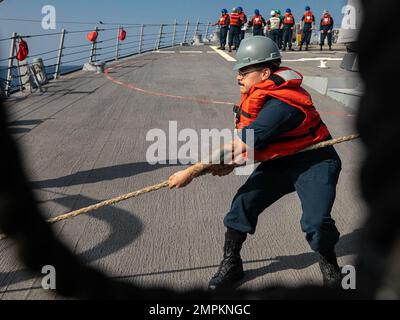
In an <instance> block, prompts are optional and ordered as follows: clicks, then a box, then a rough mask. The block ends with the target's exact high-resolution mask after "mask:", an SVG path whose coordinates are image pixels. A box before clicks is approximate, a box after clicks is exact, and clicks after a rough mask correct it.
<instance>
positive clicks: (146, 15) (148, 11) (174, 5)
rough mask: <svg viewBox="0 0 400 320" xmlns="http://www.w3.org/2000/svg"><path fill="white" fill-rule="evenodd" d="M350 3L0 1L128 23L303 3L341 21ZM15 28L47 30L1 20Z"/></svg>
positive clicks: (300, 8) (1, 25)
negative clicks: (343, 11) (327, 12)
mask: <svg viewBox="0 0 400 320" xmlns="http://www.w3.org/2000/svg"><path fill="white" fill-rule="evenodd" d="M346 3H347V1H345V0H306V1H303V0H275V1H265V0H264V1H260V0H241V1H216V0H201V1H189V0H170V1H168V0H152V1H135V0H113V1H99V0H97V1H96V0H85V1H83V0H62V1H61V0H45V1H43V0H4V1H3V2H2V3H1V4H0V19H1V18H19V19H33V20H41V19H42V18H43V15H42V13H41V10H42V7H43V6H44V5H53V6H54V7H55V8H56V13H57V20H59V21H62V20H65V21H79V22H96V21H99V20H101V21H104V22H125V23H159V22H163V23H172V22H173V21H174V19H175V18H177V19H178V22H184V21H185V20H186V19H187V18H189V19H190V20H191V21H193V22H195V21H196V20H197V19H198V18H200V19H201V21H202V22H208V21H212V22H214V21H216V20H217V18H218V16H219V14H220V10H221V8H227V9H228V10H230V9H231V8H232V7H234V6H238V5H240V6H242V7H243V8H244V9H245V11H246V12H247V13H248V14H249V15H252V13H253V12H254V9H255V8H258V9H260V11H261V13H262V14H264V15H265V16H268V13H269V12H270V11H271V10H272V9H277V8H279V9H281V10H282V11H283V10H285V9H286V8H287V7H290V8H291V9H292V11H293V12H294V14H295V16H296V17H297V18H298V17H300V16H301V15H302V14H303V12H304V6H305V5H310V6H311V8H312V10H313V11H314V13H315V15H316V16H317V17H319V16H320V15H321V13H322V10H323V9H328V10H330V11H331V13H332V14H333V17H334V18H336V19H335V21H336V24H340V21H341V8H342V7H343V6H344V5H345V4H346ZM61 27H66V28H67V29H70V30H71V29H82V28H88V27H90V28H92V26H91V25H86V26H85V25H62V24H61V23H58V24H57V30H58V31H59V30H60V29H61ZM13 31H16V32H18V33H19V34H32V33H35V34H38V33H39V34H40V33H43V32H48V31H44V30H42V29H41V24H40V23H32V22H12V21H4V20H0V39H1V38H6V37H9V36H10V34H11V33H12V32H13ZM0 46H2V48H1V50H0V56H3V57H4V55H5V54H7V53H6V52H7V49H6V48H5V47H7V46H8V45H7V44H6V43H5V42H0Z"/></svg>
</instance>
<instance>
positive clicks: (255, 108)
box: [234, 67, 330, 161]
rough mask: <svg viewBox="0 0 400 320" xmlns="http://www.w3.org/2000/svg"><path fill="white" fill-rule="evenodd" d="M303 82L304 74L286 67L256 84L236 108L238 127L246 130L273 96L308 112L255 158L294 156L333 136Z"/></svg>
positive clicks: (255, 152)
mask: <svg viewBox="0 0 400 320" xmlns="http://www.w3.org/2000/svg"><path fill="white" fill-rule="evenodd" d="M302 81H303V76H302V75H301V74H300V73H298V72H296V71H294V70H292V69H290V68H286V67H282V68H280V69H279V70H278V71H277V72H275V73H274V74H273V75H271V77H270V78H269V79H268V80H266V81H264V82H262V83H259V84H256V85H255V86H253V87H252V88H251V89H250V92H249V93H248V94H243V95H242V99H241V102H240V106H235V107H234V112H235V113H236V129H243V128H245V127H247V126H248V125H249V124H251V123H252V122H254V121H255V120H256V118H257V116H258V114H259V112H260V111H261V109H262V108H263V107H264V105H265V103H266V101H267V100H268V99H270V98H276V99H279V100H281V101H283V102H285V103H287V104H289V105H291V106H292V107H295V108H297V109H299V110H300V111H302V112H303V113H304V114H305V119H304V121H303V123H302V124H301V125H300V126H298V127H297V128H295V129H293V130H291V131H288V132H285V133H283V134H281V135H280V136H279V137H277V138H276V139H274V141H273V142H271V143H269V144H268V146H267V147H266V148H265V149H264V150H261V151H260V150H254V160H258V161H266V160H271V159H274V158H277V157H282V156H287V155H291V154H294V153H296V152H298V151H300V150H303V149H304V148H306V147H308V146H311V145H313V144H315V143H318V142H321V141H324V140H326V139H327V138H328V137H330V133H329V130H328V128H327V126H326V125H325V124H324V123H323V122H322V120H321V117H320V115H319V113H318V111H317V110H316V109H315V107H314V105H313V101H312V98H311V96H310V94H309V93H308V92H307V91H305V90H304V89H303V88H302V87H301V83H302Z"/></svg>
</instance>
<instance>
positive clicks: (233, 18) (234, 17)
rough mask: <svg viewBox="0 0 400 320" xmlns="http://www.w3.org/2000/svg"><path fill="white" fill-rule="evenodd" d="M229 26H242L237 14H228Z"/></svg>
mask: <svg viewBox="0 0 400 320" xmlns="http://www.w3.org/2000/svg"><path fill="white" fill-rule="evenodd" d="M229 25H231V26H236V27H240V26H241V25H242V23H241V18H240V15H239V14H237V13H234V12H232V13H231V14H230V21H229Z"/></svg>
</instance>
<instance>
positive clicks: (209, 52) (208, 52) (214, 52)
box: [207, 51, 216, 53]
mask: <svg viewBox="0 0 400 320" xmlns="http://www.w3.org/2000/svg"><path fill="white" fill-rule="evenodd" d="M207 53H216V52H215V51H207Z"/></svg>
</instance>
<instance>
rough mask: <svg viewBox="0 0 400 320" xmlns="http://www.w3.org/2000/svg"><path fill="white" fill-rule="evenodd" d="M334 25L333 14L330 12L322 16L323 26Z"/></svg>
mask: <svg viewBox="0 0 400 320" xmlns="http://www.w3.org/2000/svg"><path fill="white" fill-rule="evenodd" d="M331 25H332V16H331V15H330V14H324V15H323V16H322V21H321V26H323V27H326V26H331Z"/></svg>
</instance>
